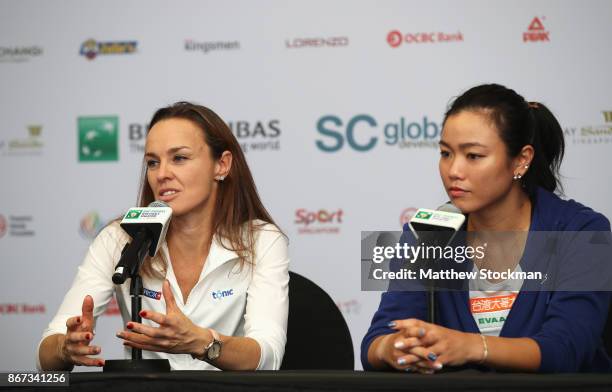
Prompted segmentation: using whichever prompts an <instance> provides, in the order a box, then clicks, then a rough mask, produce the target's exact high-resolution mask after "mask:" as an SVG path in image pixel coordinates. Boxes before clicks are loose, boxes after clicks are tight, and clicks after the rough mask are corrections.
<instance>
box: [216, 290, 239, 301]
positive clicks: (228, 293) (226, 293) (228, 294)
mask: <svg viewBox="0 0 612 392" xmlns="http://www.w3.org/2000/svg"><path fill="white" fill-rule="evenodd" d="M232 295H234V289H229V290H217V291H213V292H212V297H213V299H221V298H225V297H231V296H232Z"/></svg>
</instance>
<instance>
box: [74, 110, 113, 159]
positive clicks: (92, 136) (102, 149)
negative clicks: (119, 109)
mask: <svg viewBox="0 0 612 392" xmlns="http://www.w3.org/2000/svg"><path fill="white" fill-rule="evenodd" d="M78 132H79V161H81V162H93V161H116V160H118V159H119V117H117V116H104V117H79V118H78Z"/></svg>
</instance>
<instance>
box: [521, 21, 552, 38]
mask: <svg viewBox="0 0 612 392" xmlns="http://www.w3.org/2000/svg"><path fill="white" fill-rule="evenodd" d="M542 19H545V17H542ZM542 19H540V18H538V17H537V16H536V17H535V18H533V20H532V21H531V23H529V27H528V28H527V31H526V32H524V33H523V42H542V41H546V42H548V41H550V37H549V35H550V32H549V31H546V29H545V28H544V24H542Z"/></svg>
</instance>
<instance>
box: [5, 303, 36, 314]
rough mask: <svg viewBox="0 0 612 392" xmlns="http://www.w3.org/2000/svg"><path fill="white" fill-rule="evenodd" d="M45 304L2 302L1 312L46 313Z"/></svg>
mask: <svg viewBox="0 0 612 392" xmlns="http://www.w3.org/2000/svg"><path fill="white" fill-rule="evenodd" d="M44 313H46V308H45V305H44V304H24V303H0V314H3V315H4V314H44Z"/></svg>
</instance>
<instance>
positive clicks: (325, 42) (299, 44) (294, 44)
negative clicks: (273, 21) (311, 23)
mask: <svg viewBox="0 0 612 392" xmlns="http://www.w3.org/2000/svg"><path fill="white" fill-rule="evenodd" d="M348 44H349V39H348V37H345V36H341V37H327V38H320V37H315V38H293V39H291V40H289V39H287V40H285V47H286V48H287V49H296V48H297V49H300V48H322V47H336V46H348Z"/></svg>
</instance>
